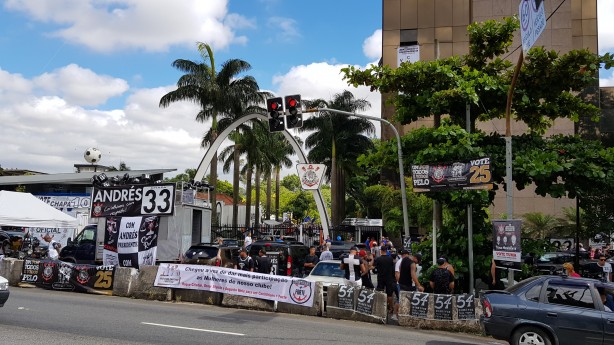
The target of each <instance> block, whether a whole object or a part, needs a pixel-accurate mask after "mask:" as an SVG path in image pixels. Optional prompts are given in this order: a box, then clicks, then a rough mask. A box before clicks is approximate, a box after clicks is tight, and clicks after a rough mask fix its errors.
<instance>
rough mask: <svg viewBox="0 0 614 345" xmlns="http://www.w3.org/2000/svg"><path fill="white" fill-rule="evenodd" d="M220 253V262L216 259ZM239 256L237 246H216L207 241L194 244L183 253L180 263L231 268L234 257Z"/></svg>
mask: <svg viewBox="0 0 614 345" xmlns="http://www.w3.org/2000/svg"><path fill="white" fill-rule="evenodd" d="M218 252H219V253H220V257H221V259H222V261H221V262H219V260H218V259H217V254H218ZM237 257H239V247H238V246H225V245H223V244H222V245H221V246H217V245H213V244H209V243H199V244H194V245H192V246H190V248H188V250H187V251H186V252H185V254H184V255H183V260H182V261H181V263H183V264H190V265H209V266H222V267H227V268H233V267H234V262H235V260H236V258H237Z"/></svg>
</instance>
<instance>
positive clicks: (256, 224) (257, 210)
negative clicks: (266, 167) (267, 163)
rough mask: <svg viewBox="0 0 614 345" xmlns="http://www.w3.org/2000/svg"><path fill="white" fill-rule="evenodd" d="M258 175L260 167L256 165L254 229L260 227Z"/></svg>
mask: <svg viewBox="0 0 614 345" xmlns="http://www.w3.org/2000/svg"><path fill="white" fill-rule="evenodd" d="M260 175H262V173H261V172H260V166H259V165H256V176H255V181H256V202H255V204H256V218H255V219H254V229H259V227H260V177H261V176H260Z"/></svg>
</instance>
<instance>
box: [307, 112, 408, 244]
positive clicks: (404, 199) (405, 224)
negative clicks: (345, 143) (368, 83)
mask: <svg viewBox="0 0 614 345" xmlns="http://www.w3.org/2000/svg"><path fill="white" fill-rule="evenodd" d="M320 111H328V112H331V113H336V114H342V115H348V116H356V117H361V118H364V119H368V120H373V121H380V122H383V123H385V124H387V125H388V126H390V128H392V131H393V132H394V135H395V136H396V137H397V154H398V157H399V177H400V179H401V203H402V204H403V230H404V233H405V238H406V239H410V238H411V237H410V234H409V217H408V215H407V191H406V190H405V172H404V171H403V151H402V149H401V137H400V136H399V132H398V131H397V129H396V128H395V127H394V125H392V123H390V122H389V121H387V120H384V119H382V118H380V117H375V116H369V115H363V114H357V113H352V112H349V111H342V110H337V109H329V108H315V109H307V110H305V111H304V112H305V113H315V112H320ZM410 242H411V239H410Z"/></svg>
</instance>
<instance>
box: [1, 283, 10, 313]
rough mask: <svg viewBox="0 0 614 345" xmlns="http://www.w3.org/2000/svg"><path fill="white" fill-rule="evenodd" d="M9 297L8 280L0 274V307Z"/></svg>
mask: <svg viewBox="0 0 614 345" xmlns="http://www.w3.org/2000/svg"><path fill="white" fill-rule="evenodd" d="M7 299H9V281H8V280H6V279H5V278H4V277H2V276H0V307H2V306H4V303H5V302H6V300H7Z"/></svg>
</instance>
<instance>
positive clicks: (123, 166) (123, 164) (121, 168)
mask: <svg viewBox="0 0 614 345" xmlns="http://www.w3.org/2000/svg"><path fill="white" fill-rule="evenodd" d="M130 170H132V169H130V167H129V166H128V165H126V162H124V161H120V162H119V167H118V168H116V167H115V166H113V165H111V166H110V167H109V171H130Z"/></svg>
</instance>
